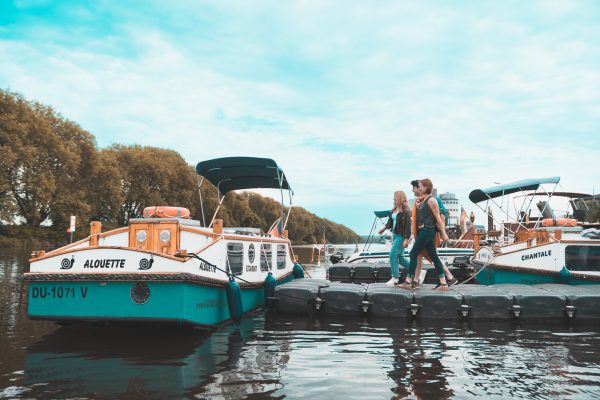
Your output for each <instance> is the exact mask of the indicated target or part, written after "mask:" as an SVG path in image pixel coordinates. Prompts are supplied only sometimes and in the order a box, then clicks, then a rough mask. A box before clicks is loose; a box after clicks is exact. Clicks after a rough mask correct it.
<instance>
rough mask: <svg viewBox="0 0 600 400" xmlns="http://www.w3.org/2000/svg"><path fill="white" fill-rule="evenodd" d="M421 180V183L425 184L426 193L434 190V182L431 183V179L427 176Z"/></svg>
mask: <svg viewBox="0 0 600 400" xmlns="http://www.w3.org/2000/svg"><path fill="white" fill-rule="evenodd" d="M420 182H421V185H423V187H424V188H425V193H426V194H431V193H432V192H433V183H431V180H429V179H427V178H425V179H421V180H420Z"/></svg>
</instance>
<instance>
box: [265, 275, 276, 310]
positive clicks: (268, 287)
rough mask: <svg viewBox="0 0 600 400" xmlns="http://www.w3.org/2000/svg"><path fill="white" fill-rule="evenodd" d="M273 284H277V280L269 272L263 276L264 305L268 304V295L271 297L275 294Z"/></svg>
mask: <svg viewBox="0 0 600 400" xmlns="http://www.w3.org/2000/svg"><path fill="white" fill-rule="evenodd" d="M275 286H277V281H276V280H275V277H274V276H273V274H272V273H271V272H269V274H268V275H267V277H266V278H265V283H264V288H265V305H266V306H269V305H270V304H269V303H270V301H269V297H273V296H274V295H275Z"/></svg>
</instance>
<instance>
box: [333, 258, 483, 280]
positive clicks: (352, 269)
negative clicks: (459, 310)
mask: <svg viewBox="0 0 600 400" xmlns="http://www.w3.org/2000/svg"><path fill="white" fill-rule="evenodd" d="M423 268H424V269H425V271H427V276H426V278H425V283H435V284H437V283H438V277H437V275H436V273H435V268H434V267H433V265H429V264H426V265H424V266H423ZM448 269H449V270H450V272H451V273H452V275H453V276H454V277H455V278H456V279H458V280H459V281H461V282H462V281H464V280H465V279H467V278H468V277H469V276H471V274H472V271H473V270H472V267H470V266H468V265H467V264H466V263H465V264H461V263H454V264H453V265H449V266H448ZM327 277H328V279H329V280H331V281H335V282H346V283H377V282H387V281H388V280H390V278H391V277H392V270H391V268H390V264H389V263H367V262H364V263H338V264H334V265H332V266H330V267H329V268H328V270H327ZM405 277H406V270H405V269H403V268H400V279H402V280H404V278H405Z"/></svg>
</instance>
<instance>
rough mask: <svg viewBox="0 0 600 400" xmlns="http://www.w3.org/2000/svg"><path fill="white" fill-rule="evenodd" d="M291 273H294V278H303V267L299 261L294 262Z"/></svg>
mask: <svg viewBox="0 0 600 400" xmlns="http://www.w3.org/2000/svg"><path fill="white" fill-rule="evenodd" d="M292 274H293V275H294V279H301V278H304V268H302V265H301V264H300V263H297V262H295V263H294V269H292Z"/></svg>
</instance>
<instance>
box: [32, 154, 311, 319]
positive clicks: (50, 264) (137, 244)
mask: <svg viewBox="0 0 600 400" xmlns="http://www.w3.org/2000/svg"><path fill="white" fill-rule="evenodd" d="M196 172H197V174H198V176H199V179H198V187H199V188H200V186H201V185H202V183H203V182H204V180H205V179H206V180H207V181H209V182H211V183H212V184H213V185H214V186H215V187H216V188H217V191H218V198H219V207H220V206H221V204H222V202H223V198H224V196H225V194H226V193H228V192H230V191H233V190H238V189H252V188H272V189H279V190H280V191H281V195H282V200H283V191H284V190H285V191H288V193H289V199H290V209H291V199H292V195H293V192H292V190H291V188H290V185H289V183H288V180H287V178H286V177H285V175H284V173H283V171H282V170H281V169H280V168H279V167H278V166H277V164H276V163H275V162H274V161H273V160H270V159H264V158H250V157H229V158H221V159H214V160H209V161H203V162H200V163H198V165H197V166H196ZM200 177H202V179H200ZM200 200H201V204H202V199H200ZM219 207H217V211H218V209H219ZM202 209H203V207H202ZM217 211H215V213H214V215H213V217H212V219H211V221H210V223H209V224H205V223H202V222H201V221H196V220H192V219H189V212H188V211H187V210H186V209H183V208H175V207H148V208H146V209H145V211H144V216H143V218H134V219H131V220H130V221H129V225H128V226H127V227H123V228H119V229H115V230H112V231H107V232H101V224H100V223H99V222H92V223H91V231H90V235H89V236H88V237H87V238H85V239H83V240H80V241H78V242H75V243H72V244H69V245H67V246H64V247H61V248H59V249H56V250H53V251H50V252H47V253H46V252H43V251H40V252H34V254H33V255H32V259H31V260H30V265H31V266H30V272H29V273H26V274H25V279H26V280H27V281H28V297H29V304H28V314H29V317H30V318H31V319H44V320H55V321H63V322H64V321H156V322H175V323H179V324H192V325H197V326H205V327H213V326H216V325H219V324H222V323H224V322H226V321H228V320H230V319H231V318H233V319H239V318H241V316H242V315H243V314H245V313H248V312H251V311H253V310H254V309H256V308H258V307H261V306H263V305H264V304H265V301H266V299H267V298H268V296H270V295H271V293H272V292H273V290H274V287H275V285H277V284H280V283H284V282H287V281H289V280H292V279H293V274H294V273H296V275H297V276H300V275H302V273H301V267H300V266H299V265H298V264H297V263H295V262H294V259H293V258H294V256H293V253H292V248H291V245H290V241H289V240H288V238H287V231H286V230H285V227H286V222H287V219H288V217H289V211H288V214H287V216H284V213H283V205H282V209H281V217H280V218H279V219H278V220H277V221H275V223H274V224H273V226H272V228H271V229H270V230H269V232H268V233H261V232H260V230H259V229H248V228H224V227H223V224H222V221H221V220H219V219H215V217H216V215H217ZM203 220H204V215H203Z"/></svg>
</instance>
